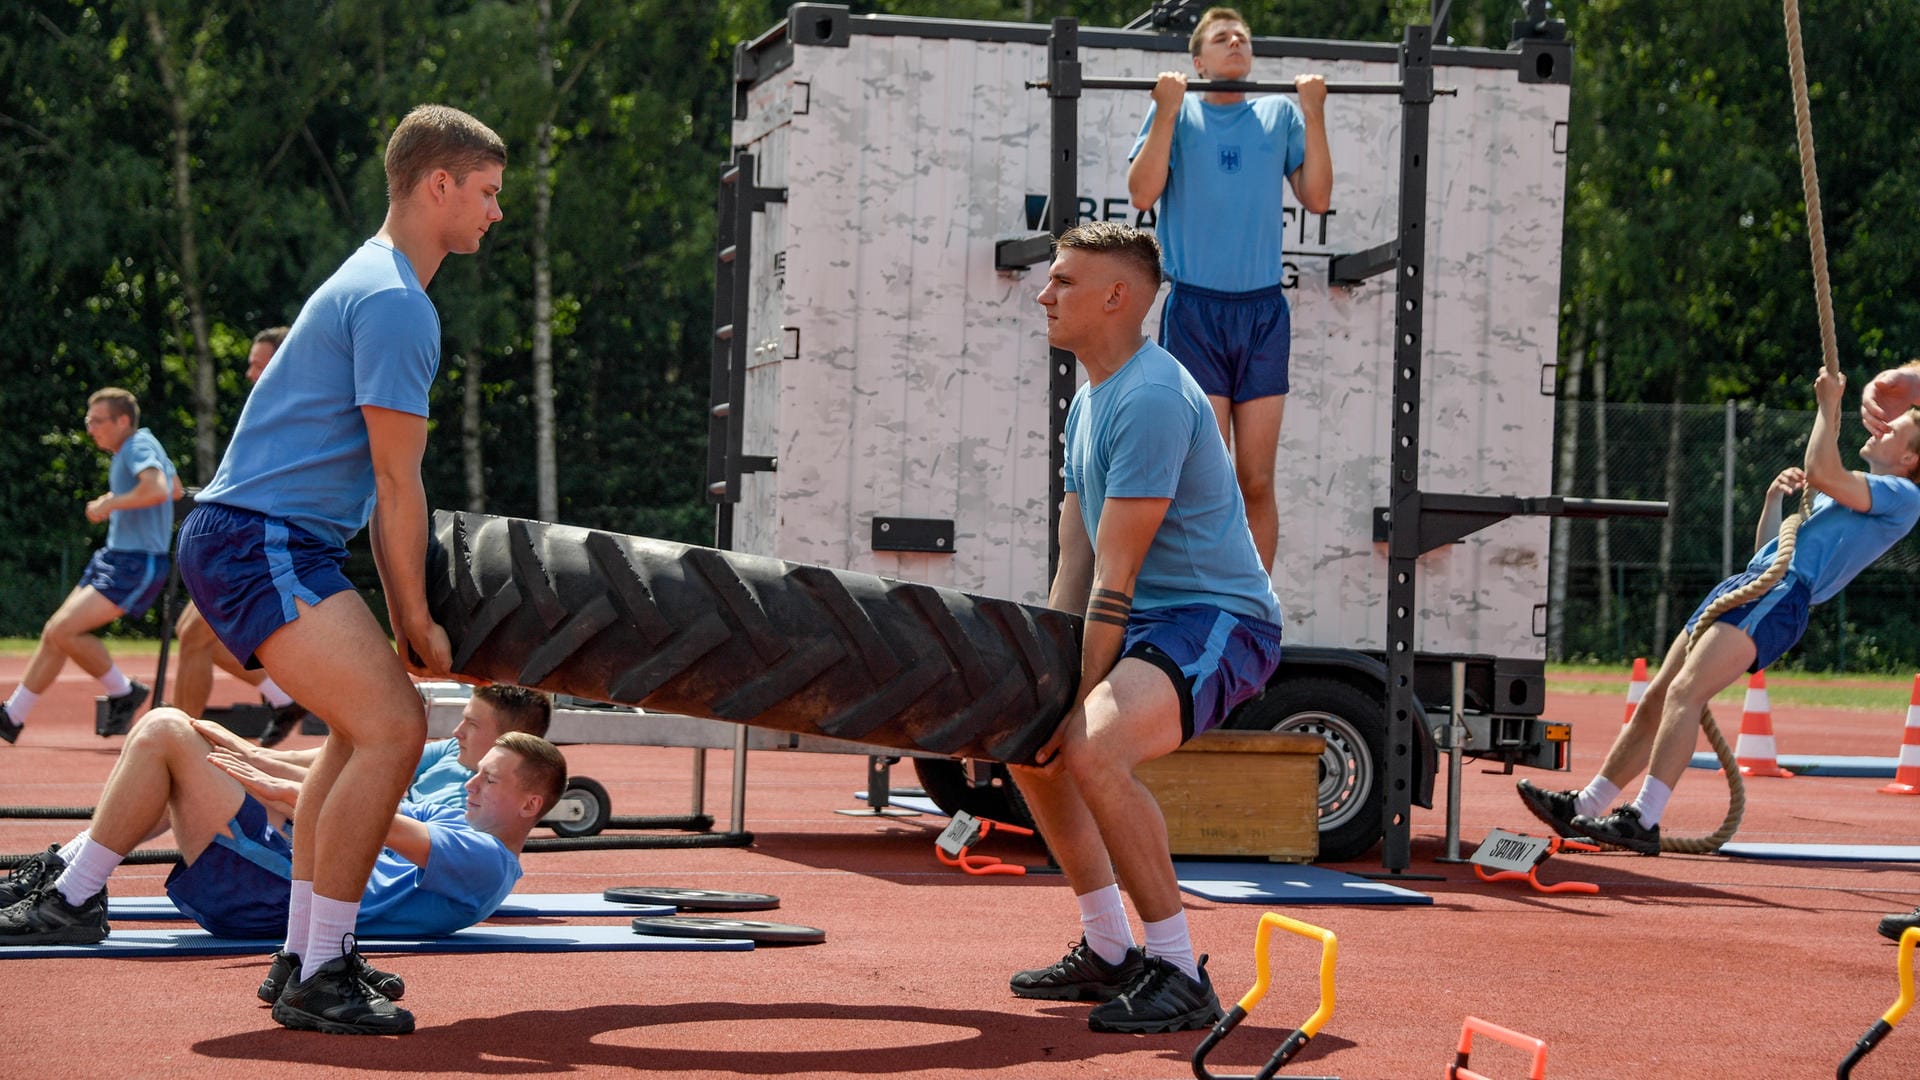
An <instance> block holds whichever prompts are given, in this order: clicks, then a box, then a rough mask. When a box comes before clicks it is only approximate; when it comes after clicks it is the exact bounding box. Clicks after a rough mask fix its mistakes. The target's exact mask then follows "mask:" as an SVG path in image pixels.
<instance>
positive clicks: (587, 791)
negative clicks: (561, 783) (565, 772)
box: [547, 776, 613, 837]
mask: <svg viewBox="0 0 1920 1080" xmlns="http://www.w3.org/2000/svg"><path fill="white" fill-rule="evenodd" d="M568 803H575V804H577V805H578V806H579V807H580V809H581V811H582V815H581V817H580V818H579V820H577V821H576V820H567V821H554V822H551V823H549V824H548V826H547V827H548V828H550V829H552V830H553V831H554V834H555V835H556V836H567V837H573V836H598V835H599V834H600V832H601V830H603V829H605V828H606V827H607V820H608V819H609V818H611V817H612V816H613V800H612V799H610V798H608V797H607V789H606V788H604V787H602V786H601V785H600V782H599V781H598V780H593V779H590V778H588V777H585V776H569V777H568V778H567V790H566V791H564V792H562V793H561V795H560V804H559V805H561V806H565V805H566V804H568Z"/></svg>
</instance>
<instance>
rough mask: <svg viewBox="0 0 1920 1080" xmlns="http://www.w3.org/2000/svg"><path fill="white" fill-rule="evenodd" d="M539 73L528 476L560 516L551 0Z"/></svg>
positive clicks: (544, 4) (544, 3) (549, 514)
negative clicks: (550, 241)
mask: <svg viewBox="0 0 1920 1080" xmlns="http://www.w3.org/2000/svg"><path fill="white" fill-rule="evenodd" d="M538 7H539V12H540V26H539V63H540V77H541V79H542V80H543V81H544V82H545V83H546V88H547V94H548V98H549V106H548V109H547V112H546V114H545V115H544V116H542V117H541V120H540V123H539V126H538V127H536V128H535V129H534V136H533V437H534V477H535V483H536V485H537V488H538V491H539V503H540V507H539V515H540V520H542V521H558V520H559V519H560V495H559V491H558V486H559V481H558V476H557V469H556V467H555V463H554V446H553V264H552V259H551V257H550V256H549V254H548V251H547V228H548V224H549V221H550V219H551V217H552V211H553V176H552V169H553V123H554V113H555V111H556V109H555V106H556V105H557V102H553V101H552V100H551V99H552V94H553V41H552V28H553V26H552V24H553V3H552V0H539V4H538Z"/></svg>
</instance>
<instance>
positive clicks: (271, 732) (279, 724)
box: [260, 701, 307, 746]
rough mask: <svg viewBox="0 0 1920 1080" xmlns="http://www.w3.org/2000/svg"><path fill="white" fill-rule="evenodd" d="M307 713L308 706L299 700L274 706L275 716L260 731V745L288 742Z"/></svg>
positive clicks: (275, 744) (277, 744)
mask: <svg viewBox="0 0 1920 1080" xmlns="http://www.w3.org/2000/svg"><path fill="white" fill-rule="evenodd" d="M306 715H307V707H306V706H304V705H302V704H300V703H299V702H297V701H289V702H287V703H286V704H285V705H276V706H274V709H273V718H272V719H270V720H268V721H267V726H266V728H265V729H263V730H262V731H261V732H260V745H261V746H279V745H280V744H281V743H283V742H286V741H287V736H289V735H291V734H293V732H294V729H295V728H298V727H299V726H300V721H301V720H303V719H305V718H306Z"/></svg>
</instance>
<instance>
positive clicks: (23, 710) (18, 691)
mask: <svg viewBox="0 0 1920 1080" xmlns="http://www.w3.org/2000/svg"><path fill="white" fill-rule="evenodd" d="M39 700H40V695H39V694H36V693H34V692H33V691H31V690H29V689H27V688H26V687H24V686H16V687H14V688H13V696H12V697H9V698H8V699H7V715H8V716H11V717H13V722H14V723H16V724H24V723H26V722H27V714H28V713H30V712H32V711H33V706H34V703H35V702H37V701H39Z"/></svg>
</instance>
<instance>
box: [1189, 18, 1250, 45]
mask: <svg viewBox="0 0 1920 1080" xmlns="http://www.w3.org/2000/svg"><path fill="white" fill-rule="evenodd" d="M1217 22H1237V23H1239V24H1240V25H1241V26H1245V27H1246V28H1247V33H1249V34H1251V33H1253V27H1252V26H1250V25H1248V23H1247V17H1246V16H1245V15H1242V14H1240V12H1239V10H1238V9H1235V8H1230V7H1214V8H1208V9H1207V10H1205V11H1203V12H1201V13H1200V21H1199V22H1198V23H1196V24H1194V27H1193V35H1192V36H1191V37H1189V38H1187V51H1188V52H1190V53H1192V54H1193V55H1195V56H1199V55H1200V43H1201V42H1203V41H1205V40H1207V27H1209V26H1212V25H1213V24H1214V23H1217Z"/></svg>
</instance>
